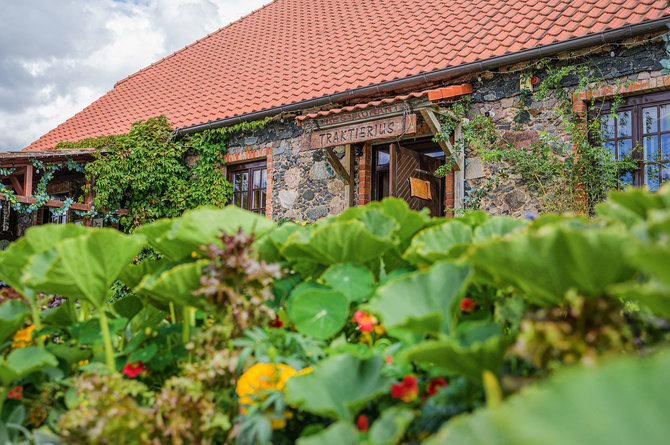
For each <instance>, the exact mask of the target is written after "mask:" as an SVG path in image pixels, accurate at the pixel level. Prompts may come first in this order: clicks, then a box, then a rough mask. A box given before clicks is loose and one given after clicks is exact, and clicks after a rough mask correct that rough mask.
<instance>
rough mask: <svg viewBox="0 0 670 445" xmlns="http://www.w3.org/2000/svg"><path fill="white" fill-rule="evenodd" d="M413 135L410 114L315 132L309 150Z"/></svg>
mask: <svg viewBox="0 0 670 445" xmlns="http://www.w3.org/2000/svg"><path fill="white" fill-rule="evenodd" d="M414 133H416V114H414V113H412V114H408V115H400V116H394V117H389V118H386V119H379V120H374V121H369V122H365V123H358V124H351V125H346V126H343V127H336V128H329V129H326V130H319V131H315V132H313V133H312V135H311V148H312V149H315V148H325V147H334V146H336V145H346V144H355V143H357V142H366V141H372V140H375V139H388V138H392V137H398V136H402V135H405V134H414Z"/></svg>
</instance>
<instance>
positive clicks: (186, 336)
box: [181, 306, 191, 344]
mask: <svg viewBox="0 0 670 445" xmlns="http://www.w3.org/2000/svg"><path fill="white" fill-rule="evenodd" d="M190 313H191V308H190V307H189V306H184V307H183V308H182V318H183V321H182V331H181V334H182V340H183V342H184V344H186V343H188V342H189V340H190V339H191V323H190V318H191V317H190Z"/></svg>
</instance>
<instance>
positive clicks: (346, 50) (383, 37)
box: [24, 0, 670, 221]
mask: <svg viewBox="0 0 670 445" xmlns="http://www.w3.org/2000/svg"><path fill="white" fill-rule="evenodd" d="M666 4H667V2H666V0H610V1H603V0H581V1H572V0H535V1H532V2H531V1H514V2H503V1H495V2H486V1H484V2H482V1H474V0H453V1H444V0H421V1H419V2H414V1H407V0H366V1H348V0H275V1H273V2H271V3H269V4H268V5H266V6H264V7H263V8H261V9H259V10H257V11H255V12H253V13H251V14H249V15H248V16H246V17H244V18H242V19H240V20H238V21H237V22H234V23H232V24H230V25H228V26H226V27H224V28H222V29H220V30H218V31H216V32H214V33H212V34H210V35H208V36H206V37H204V38H203V39H201V40H198V41H197V42H195V43H193V44H192V45H189V46H187V47H186V48H184V49H182V50H180V51H177V52H176V53H174V54H172V55H170V56H168V57H166V58H164V59H162V60H160V61H158V62H156V63H154V64H153V65H151V66H149V67H147V68H145V69H143V70H141V71H139V72H137V73H135V74H133V75H131V76H129V77H128V78H126V79H123V80H121V81H119V82H118V83H117V84H116V85H115V86H114V88H113V89H112V90H111V91H109V92H108V93H107V94H106V95H104V96H103V97H101V98H100V99H98V100H97V101H95V102H94V103H92V104H91V105H90V106H88V107H87V108H85V109H84V110H83V111H81V112H80V113H78V114H77V115H75V116H73V117H72V118H70V119H69V120H67V121H66V122H65V123H63V124H62V125H60V126H58V127H57V128H55V129H54V130H52V131H50V132H49V133H47V134H45V135H44V136H42V137H41V138H40V139H38V140H37V141H35V142H34V143H32V144H31V145H30V146H29V147H26V148H25V149H24V150H27V151H48V150H51V149H53V147H54V146H55V145H56V144H57V143H58V142H61V141H76V140H81V139H84V138H88V137H95V136H101V135H109V134H118V133H123V132H126V131H128V129H129V128H130V125H131V124H132V123H133V122H136V121H138V120H143V119H147V118H149V117H152V116H156V115H160V114H164V115H166V116H167V118H168V120H169V121H170V122H171V123H172V124H173V126H174V128H175V131H176V136H177V137H181V136H183V135H185V134H189V133H194V132H198V131H203V130H207V129H212V128H219V127H225V126H231V125H235V124H238V123H240V122H249V121H256V120H260V119H264V118H267V117H270V118H271V120H270V122H269V123H268V125H267V126H266V127H265V128H263V129H262V130H257V131H254V132H248V133H245V134H238V135H235V136H234V137H233V138H232V140H231V141H230V144H229V146H228V147H227V152H226V161H227V166H226V171H225V172H222V174H225V175H227V177H228V179H229V181H230V182H232V183H233V185H234V187H235V193H234V195H233V203H234V204H236V205H240V206H242V207H245V208H248V209H249V210H252V211H256V212H260V213H265V214H266V215H267V216H269V217H271V218H273V219H279V218H283V217H294V218H296V219H299V220H306V221H315V220H318V219H320V218H323V217H326V216H328V215H333V214H338V213H340V212H341V211H342V210H343V209H345V208H347V207H350V206H356V205H362V204H365V203H367V202H369V201H372V200H378V199H382V198H383V197H385V196H398V197H401V198H403V199H405V200H407V201H408V202H409V203H410V206H411V207H413V208H416V209H420V208H424V207H427V208H429V209H430V212H431V214H433V215H435V216H438V215H445V214H446V215H449V214H450V209H454V208H455V209H458V208H462V207H463V206H464V204H465V203H466V201H467V199H468V196H469V194H471V193H472V192H473V191H475V190H477V189H478V187H481V181H482V180H483V178H486V175H490V174H491V171H492V169H495V166H494V165H487V164H486V163H482V162H481V160H480V159H479V158H478V157H477V154H476V153H473V152H471V151H468V150H466V151H465V152H463V153H460V152H458V150H457V149H456V148H455V147H456V146H457V144H455V141H456V139H457V138H459V136H460V135H459V127H458V126H456V128H455V129H454V132H453V135H452V138H451V140H449V141H443V142H439V143H438V142H434V140H433V137H434V135H435V134H436V133H437V132H438V131H439V129H440V125H442V123H441V120H440V114H441V113H445V112H446V113H448V110H449V108H450V107H451V106H452V105H453V103H454V102H456V101H458V100H461V99H467V100H469V101H470V103H471V113H472V114H471V116H470V118H472V117H473V116H474V115H476V114H485V115H487V116H490V117H491V118H492V119H493V121H494V122H495V124H496V126H497V127H498V128H499V129H500V130H501V131H503V132H504V131H512V128H513V127H514V126H515V124H516V126H517V127H518V128H517V129H516V130H515V139H514V140H515V141H516V144H518V145H519V146H524V144H525V146H528V145H530V144H532V143H533V142H535V141H537V140H538V139H539V138H540V135H541V133H542V132H547V133H549V134H554V135H557V136H560V135H561V132H562V129H561V128H560V125H557V122H556V118H555V113H554V112H553V111H552V109H553V107H554V106H555V98H552V94H549V96H548V98H547V99H545V100H544V101H542V102H533V101H530V103H527V102H528V101H529V99H528V98H529V97H530V96H529V95H528V94H526V93H525V92H527V91H529V90H531V91H532V90H533V89H534V88H537V85H536V83H534V82H533V80H535V78H536V79H537V80H539V81H542V80H543V79H545V78H546V76H547V73H546V70H545V69H534V68H533V66H534V65H533V63H534V62H537V61H539V60H542V59H548V60H549V63H550V64H551V66H552V67H554V68H560V67H563V66H569V65H572V64H580V63H587V64H588V66H589V67H590V70H591V71H592V72H593V73H596V74H597V75H598V76H600V77H601V79H603V81H604V86H603V87H602V88H601V89H599V90H598V91H596V92H595V93H592V94H590V96H589V97H588V98H587V97H586V95H585V94H584V93H583V92H580V91H574V90H575V88H576V86H577V84H578V82H579V78H578V77H577V76H574V75H572V76H567V77H566V78H565V79H563V82H562V87H563V88H565V89H567V90H568V91H570V92H574V95H573V97H574V100H573V106H574V109H575V110H576V111H578V112H580V113H588V109H589V106H590V104H591V101H592V99H593V98H594V97H600V98H602V99H603V101H604V103H606V102H607V99H608V98H611V97H613V94H614V92H613V88H612V87H613V86H616V85H620V84H621V83H622V82H625V81H630V82H628V83H625V84H624V85H625V86H624V87H623V90H622V93H623V96H624V102H623V103H622V104H621V106H620V108H619V109H620V113H624V114H623V117H621V116H622V115H621V114H620V116H619V117H618V118H616V117H612V119H611V120H610V123H611V131H610V133H611V134H608V139H609V141H608V142H609V143H611V144H612V146H613V147H614V150H615V154H616V155H617V156H618V155H620V154H622V153H625V152H626V151H627V150H629V148H630V147H631V146H634V145H635V144H638V143H639V144H640V145H643V146H644V147H645V152H643V153H642V154H640V155H639V156H640V165H641V167H640V170H639V171H638V172H635V174H634V175H633V177H632V178H631V181H632V182H633V183H634V184H635V185H640V186H643V185H645V184H649V183H650V181H651V182H653V178H652V179H650V177H649V175H648V174H647V173H645V172H646V170H645V160H646V159H647V157H646V156H647V152H649V153H651V152H652V151H654V150H655V151H656V152H658V151H661V152H663V153H665V152H666V150H667V153H668V154H670V93H669V92H668V91H670V76H668V75H664V74H662V73H661V69H662V65H661V61H662V60H663V59H666V58H669V57H670V56H668V55H667V54H666V47H665V42H664V40H663V38H662V35H663V34H665V33H666V32H667V31H668V28H667V24H668V22H670V8H668V7H667V5H666ZM643 119H646V120H647V121H648V120H649V119H651V121H650V122H651V124H650V126H649V125H646V126H645V128H643V125H642V123H643ZM446 159H450V160H452V161H454V162H455V164H454V168H453V169H452V170H451V171H448V172H447V174H446V177H444V178H442V177H439V176H436V175H435V174H434V172H435V170H436V169H437V167H439V166H440V165H441V164H443V163H444V162H445V160H446ZM652 188H653V187H652ZM482 207H483V208H485V209H486V210H487V211H488V212H490V213H493V214H510V215H515V216H522V215H523V214H524V213H525V212H534V211H537V209H538V202H537V200H535V199H534V198H533V196H532V193H529V191H528V190H527V188H526V187H525V185H524V184H523V182H522V181H519V178H515V177H511V178H509V180H507V181H506V182H505V183H503V184H501V185H500V186H499V187H497V188H496V189H495V190H492V191H491V192H490V193H487V194H486V196H485V197H484V200H483V202H482Z"/></svg>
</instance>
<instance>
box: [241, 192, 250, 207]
mask: <svg viewBox="0 0 670 445" xmlns="http://www.w3.org/2000/svg"><path fill="white" fill-rule="evenodd" d="M248 201H249V194H248V193H242V202H241V204H240V207H242V208H243V209H247V210H249V202H248Z"/></svg>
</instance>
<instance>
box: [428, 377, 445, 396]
mask: <svg viewBox="0 0 670 445" xmlns="http://www.w3.org/2000/svg"><path fill="white" fill-rule="evenodd" d="M445 386H447V381H446V380H444V379H443V378H441V377H438V378H435V379H433V380H431V381H430V382H428V386H426V395H427V396H428V397H430V396H434V395H435V394H437V392H438V391H439V390H440V388H443V387H445Z"/></svg>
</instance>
